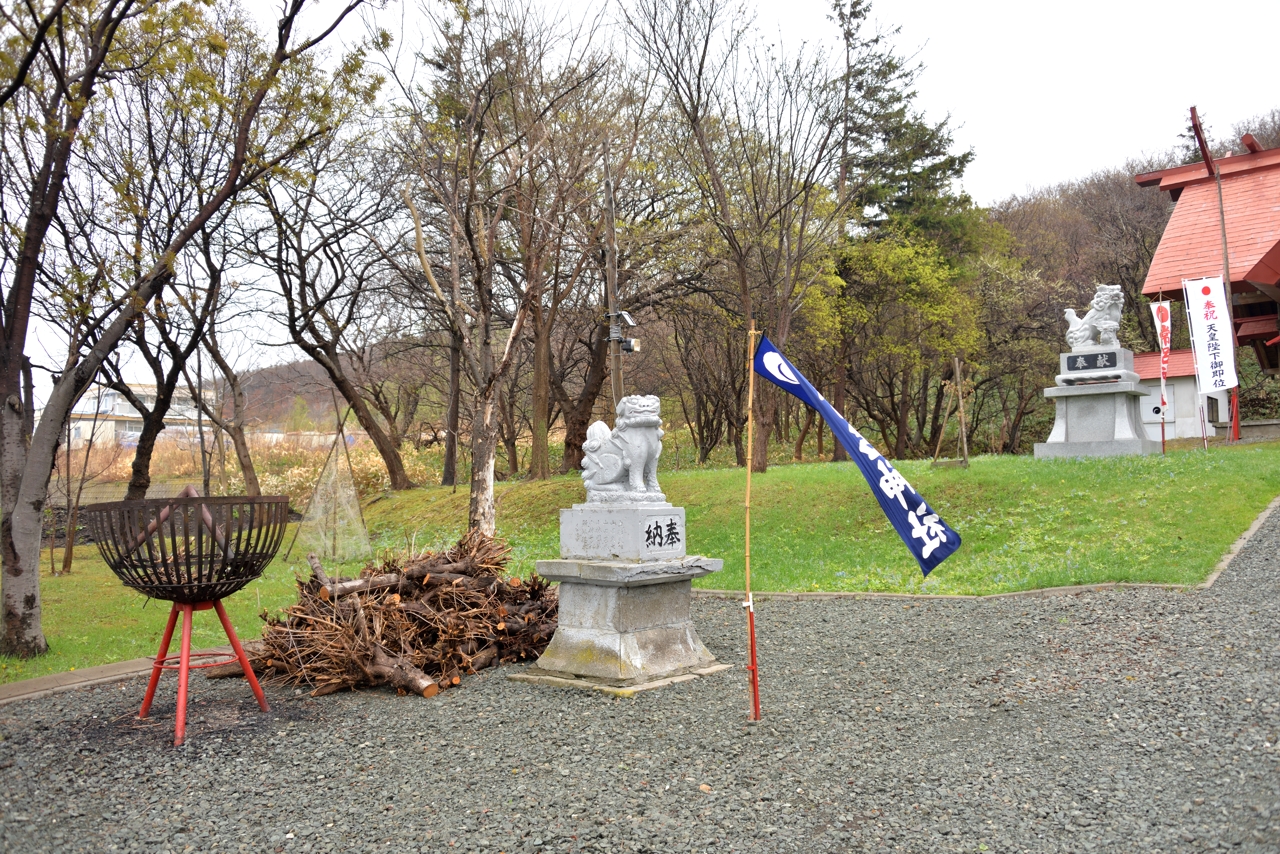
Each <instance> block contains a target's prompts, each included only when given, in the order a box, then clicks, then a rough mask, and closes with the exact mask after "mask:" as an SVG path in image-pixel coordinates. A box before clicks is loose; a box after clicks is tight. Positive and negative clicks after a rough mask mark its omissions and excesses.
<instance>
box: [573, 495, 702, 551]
mask: <svg viewBox="0 0 1280 854" xmlns="http://www.w3.org/2000/svg"><path fill="white" fill-rule="evenodd" d="M684 555H685V530H684V508H683V507H672V506H671V505H670V504H667V503H666V502H654V503H651V504H575V505H574V506H573V507H569V508H565V509H564V510H561V511H560V557H561V558H565V559H571V558H585V559H589V560H591V559H594V560H611V559H612V560H631V561H643V560H671V559H674V558H682V557H684Z"/></svg>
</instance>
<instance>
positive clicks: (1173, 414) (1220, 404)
mask: <svg viewBox="0 0 1280 854" xmlns="http://www.w3.org/2000/svg"><path fill="white" fill-rule="evenodd" d="M1133 370H1134V371H1135V372H1136V373H1137V374H1138V376H1139V377H1140V378H1141V382H1139V383H1138V385H1139V386H1140V387H1141V388H1142V389H1143V391H1145V392H1146V393H1147V396H1146V397H1145V398H1142V400H1141V402H1140V403H1139V406H1140V407H1141V409H1142V426H1143V427H1144V428H1146V431H1147V438H1149V439H1154V440H1155V441H1157V442H1159V441H1160V418H1161V415H1163V416H1164V424H1165V428H1164V430H1165V438H1166V439H1199V438H1200V435H1201V434H1200V429H1201V427H1200V402H1201V399H1202V398H1203V401H1204V405H1205V409H1204V431H1205V435H1208V436H1216V435H1218V434H1217V431H1216V430H1215V428H1214V426H1213V422H1215V421H1225V420H1227V417H1228V414H1229V413H1230V411H1231V393H1230V392H1225V391H1224V392H1217V393H1216V394H1206V395H1203V396H1202V395H1200V394H1198V393H1197V391H1196V365H1195V360H1194V359H1193V358H1192V356H1191V351H1190V350H1172V351H1170V353H1169V373H1168V378H1167V379H1166V380H1165V390H1166V394H1165V400H1166V402H1167V403H1168V406H1166V407H1165V411H1164V412H1163V413H1162V412H1161V411H1160V354H1159V353H1135V354H1134V356H1133Z"/></svg>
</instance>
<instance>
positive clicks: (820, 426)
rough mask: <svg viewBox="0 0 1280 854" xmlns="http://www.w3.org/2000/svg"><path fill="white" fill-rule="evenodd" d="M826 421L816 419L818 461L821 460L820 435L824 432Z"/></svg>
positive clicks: (820, 418)
mask: <svg viewBox="0 0 1280 854" xmlns="http://www.w3.org/2000/svg"><path fill="white" fill-rule="evenodd" d="M826 427H827V419H825V418H822V417H819V418H818V459H822V434H823V432H824V431H825V430H826Z"/></svg>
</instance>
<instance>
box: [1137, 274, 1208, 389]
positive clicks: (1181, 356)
mask: <svg viewBox="0 0 1280 854" xmlns="http://www.w3.org/2000/svg"><path fill="white" fill-rule="evenodd" d="M1179 287H1181V285H1179ZM1133 370H1134V372H1135V373H1136V374H1137V375H1138V376H1139V377H1140V378H1142V379H1144V380H1158V379H1160V354H1159V353H1158V352H1157V353H1134V354H1133ZM1195 375H1196V362H1195V358H1194V357H1193V356H1192V355H1191V351H1190V350H1170V351H1169V379H1173V378H1174V377H1194V376H1195Z"/></svg>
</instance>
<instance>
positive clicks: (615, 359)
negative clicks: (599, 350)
mask: <svg viewBox="0 0 1280 854" xmlns="http://www.w3.org/2000/svg"><path fill="white" fill-rule="evenodd" d="M604 219H605V224H604V289H605V299H606V300H607V302H608V305H609V313H608V314H607V315H606V317H607V319H608V321H609V378H610V380H611V384H610V385H611V390H612V392H613V408H614V411H615V412H616V411H617V409H618V401H620V400H622V315H621V313H620V312H619V311H618V235H617V232H616V231H615V229H614V220H615V210H614V206H613V171H612V169H610V167H609V139H608V137H606V138H605V141H604Z"/></svg>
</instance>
